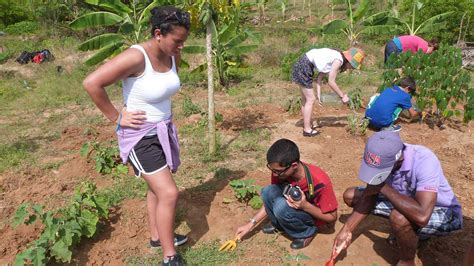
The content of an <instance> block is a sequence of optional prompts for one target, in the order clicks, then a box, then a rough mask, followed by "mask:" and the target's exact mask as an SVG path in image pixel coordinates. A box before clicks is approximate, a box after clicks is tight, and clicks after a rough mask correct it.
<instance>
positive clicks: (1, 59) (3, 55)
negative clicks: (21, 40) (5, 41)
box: [0, 51, 11, 64]
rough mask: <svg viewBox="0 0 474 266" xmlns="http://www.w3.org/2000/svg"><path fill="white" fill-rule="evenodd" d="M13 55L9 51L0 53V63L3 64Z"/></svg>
mask: <svg viewBox="0 0 474 266" xmlns="http://www.w3.org/2000/svg"><path fill="white" fill-rule="evenodd" d="M10 57H11V53H10V52H8V51H5V52H3V53H0V64H3V63H5V62H7V60H8V59H9V58H10Z"/></svg>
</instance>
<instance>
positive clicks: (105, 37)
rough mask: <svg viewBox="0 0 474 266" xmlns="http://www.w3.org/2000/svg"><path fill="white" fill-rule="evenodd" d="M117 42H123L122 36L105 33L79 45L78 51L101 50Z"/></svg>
mask: <svg viewBox="0 0 474 266" xmlns="http://www.w3.org/2000/svg"><path fill="white" fill-rule="evenodd" d="M118 41H123V36H122V35H120V34H116V33H106V34H102V35H99V36H95V37H93V38H91V39H89V40H87V41H85V42H83V43H81V44H79V47H78V49H79V50H80V51H90V50H97V49H100V48H103V47H105V46H107V45H109V44H111V43H116V42H118Z"/></svg>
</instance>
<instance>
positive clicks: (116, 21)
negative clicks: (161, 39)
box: [69, 0, 170, 65]
mask: <svg viewBox="0 0 474 266" xmlns="http://www.w3.org/2000/svg"><path fill="white" fill-rule="evenodd" d="M85 2H86V3H87V4H89V5H92V6H95V7H97V8H98V9H101V10H104V11H94V12H90V13H87V14H85V15H83V16H81V17H79V18H77V19H76V20H74V21H73V22H71V23H70V24H69V26H70V27H71V28H72V29H74V30H83V29H90V28H98V27H109V26H114V27H116V28H117V31H116V32H115V33H104V34H100V35H97V36H94V37H92V38H90V39H89V40H87V41H85V42H83V43H81V44H79V47H78V49H79V50H81V51H91V50H98V51H97V53H95V54H94V55H93V56H92V57H90V58H89V59H87V61H86V62H85V63H86V64H87V65H95V64H98V63H100V62H102V61H103V60H105V59H106V58H108V57H110V56H113V55H116V54H118V53H120V52H122V51H123V50H125V49H126V48H128V47H129V46H130V45H132V44H135V43H139V42H142V41H143V40H145V37H146V35H147V34H149V33H148V32H147V31H146V29H148V20H149V17H150V15H151V13H150V11H151V9H153V8H154V7H156V6H159V5H163V4H168V3H170V1H163V0H161V1H160V0H154V1H152V2H151V3H150V4H145V1H128V2H127V3H128V4H124V3H122V1H120V0H85Z"/></svg>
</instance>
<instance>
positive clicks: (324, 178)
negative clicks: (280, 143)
mask: <svg viewBox="0 0 474 266" xmlns="http://www.w3.org/2000/svg"><path fill="white" fill-rule="evenodd" d="M301 163H303V164H305V165H306V166H307V167H308V169H309V172H310V173H311V176H312V178H313V186H314V195H315V197H314V198H313V202H312V203H313V205H315V206H316V207H318V208H319V209H321V212H322V213H328V212H333V211H335V210H337V206H338V205H337V200H336V195H335V194H334V190H333V188H332V183H331V179H330V178H329V176H328V175H327V174H326V173H325V172H324V171H323V170H321V168H319V167H317V166H315V165H312V164H307V163H304V162H301ZM284 182H289V183H290V184H291V185H292V186H299V187H300V188H301V190H303V192H308V182H307V181H306V178H302V179H301V180H299V181H297V180H295V179H293V178H288V179H287V180H286V181H283V180H280V179H279V178H278V177H277V176H276V175H273V174H272V184H282V183H284ZM314 222H315V224H316V226H321V225H325V224H326V222H324V221H321V220H317V219H314Z"/></svg>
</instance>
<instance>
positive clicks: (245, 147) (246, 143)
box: [231, 128, 271, 152]
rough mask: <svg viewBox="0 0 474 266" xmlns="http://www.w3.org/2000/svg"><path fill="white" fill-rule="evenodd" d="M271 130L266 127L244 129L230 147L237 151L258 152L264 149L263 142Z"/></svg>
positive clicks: (267, 138) (268, 136)
mask: <svg viewBox="0 0 474 266" xmlns="http://www.w3.org/2000/svg"><path fill="white" fill-rule="evenodd" d="M270 136H271V132H270V130H268V129H266V128H257V129H245V130H243V131H241V132H240V136H239V138H238V139H237V140H235V141H234V142H233V143H232V144H231V147H232V148H235V149H237V150H238V151H239V152H251V151H253V152H258V151H263V150H265V148H266V146H265V142H264V141H268V140H270Z"/></svg>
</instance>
